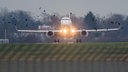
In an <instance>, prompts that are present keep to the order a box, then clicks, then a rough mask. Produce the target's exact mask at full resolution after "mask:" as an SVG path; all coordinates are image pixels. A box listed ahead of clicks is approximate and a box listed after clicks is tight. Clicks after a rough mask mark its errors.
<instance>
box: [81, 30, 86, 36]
mask: <svg viewBox="0 0 128 72" xmlns="http://www.w3.org/2000/svg"><path fill="white" fill-rule="evenodd" d="M80 35H81V36H85V37H87V36H88V32H87V31H86V30H83V31H81V33H80Z"/></svg>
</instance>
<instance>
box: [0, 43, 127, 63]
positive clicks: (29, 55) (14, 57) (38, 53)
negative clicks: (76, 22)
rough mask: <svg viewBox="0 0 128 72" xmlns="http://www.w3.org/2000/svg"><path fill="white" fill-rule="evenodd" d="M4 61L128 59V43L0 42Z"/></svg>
mask: <svg viewBox="0 0 128 72" xmlns="http://www.w3.org/2000/svg"><path fill="white" fill-rule="evenodd" d="M0 60H2V61H128V43H127V42H110V43H78V44H0Z"/></svg>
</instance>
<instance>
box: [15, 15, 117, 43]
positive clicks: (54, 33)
mask: <svg viewBox="0 0 128 72" xmlns="http://www.w3.org/2000/svg"><path fill="white" fill-rule="evenodd" d="M60 23H61V24H60V28H59V29H48V30H17V31H18V32H26V33H45V34H46V35H47V36H48V37H55V40H54V42H60V39H63V38H64V39H68V38H74V39H75V38H76V42H81V41H82V40H81V39H80V38H78V37H81V36H82V37H87V36H88V33H89V32H105V31H116V30H119V29H120V28H110V29H77V27H74V26H73V24H72V21H71V18H70V17H63V18H62V19H61V21H60Z"/></svg>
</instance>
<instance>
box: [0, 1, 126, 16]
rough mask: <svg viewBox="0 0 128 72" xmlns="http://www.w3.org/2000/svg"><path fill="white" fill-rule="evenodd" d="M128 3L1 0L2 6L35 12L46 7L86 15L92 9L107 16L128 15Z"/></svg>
mask: <svg viewBox="0 0 128 72" xmlns="http://www.w3.org/2000/svg"><path fill="white" fill-rule="evenodd" d="M127 3H128V0H0V7H1V8H7V9H9V10H24V11H31V12H33V13H35V14H39V13H40V12H42V11H43V10H44V9H45V10H46V11H47V12H48V13H53V12H58V13H59V14H61V15H65V14H67V13H69V12H73V13H75V14H76V16H84V15H85V14H86V13H87V12H89V11H92V12H94V14H99V15H101V16H104V15H105V16H106V15H108V14H111V13H118V14H124V15H128V9H127V7H128V5H127ZM40 7H41V10H39V8H40Z"/></svg>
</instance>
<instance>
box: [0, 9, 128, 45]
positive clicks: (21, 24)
mask: <svg viewBox="0 0 128 72" xmlns="http://www.w3.org/2000/svg"><path fill="white" fill-rule="evenodd" d="M61 17H62V16H60V15H59V14H58V13H54V14H48V13H46V12H42V13H41V14H40V15H39V16H34V15H33V14H32V13H31V12H26V11H8V10H7V9H1V10H0V39H4V38H5V30H6V37H7V39H9V40H10V43H38V42H48V41H49V39H48V38H47V37H46V36H45V35H44V34H40V33H19V32H17V31H16V29H17V28H18V29H38V26H39V25H44V24H45V25H51V26H55V27H58V26H59V24H60V19H61ZM71 19H72V21H73V24H74V25H75V26H77V27H78V28H80V29H81V28H86V29H98V28H117V27H120V28H121V29H120V30H119V31H112V32H102V33H100V32H96V33H89V36H88V37H85V38H84V39H83V40H84V41H86V42H104V41H107V42H109V41H128V16H125V15H121V14H111V15H110V16H109V17H108V16H107V17H99V16H95V15H94V14H93V13H92V12H91V11H90V12H88V13H87V14H85V15H84V16H83V17H77V16H76V15H75V14H72V13H71Z"/></svg>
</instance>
